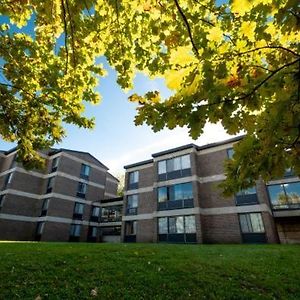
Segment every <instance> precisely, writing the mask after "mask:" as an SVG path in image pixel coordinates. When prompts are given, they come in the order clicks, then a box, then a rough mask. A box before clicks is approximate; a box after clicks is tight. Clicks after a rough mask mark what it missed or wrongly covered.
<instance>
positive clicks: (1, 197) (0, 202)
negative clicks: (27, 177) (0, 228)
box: [0, 195, 5, 208]
mask: <svg viewBox="0 0 300 300" xmlns="http://www.w3.org/2000/svg"><path fill="white" fill-rule="evenodd" d="M4 200H5V195H1V196H0V208H1V207H2V206H3V203H4Z"/></svg>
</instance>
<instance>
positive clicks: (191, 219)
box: [185, 216, 196, 233]
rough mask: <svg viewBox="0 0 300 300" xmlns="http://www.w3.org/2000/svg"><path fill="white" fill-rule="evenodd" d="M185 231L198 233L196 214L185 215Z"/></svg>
mask: <svg viewBox="0 0 300 300" xmlns="http://www.w3.org/2000/svg"><path fill="white" fill-rule="evenodd" d="M185 233H196V224H195V216H186V217H185Z"/></svg>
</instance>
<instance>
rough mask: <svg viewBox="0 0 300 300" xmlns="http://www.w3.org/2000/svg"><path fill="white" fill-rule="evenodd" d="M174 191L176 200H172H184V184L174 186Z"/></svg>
mask: <svg viewBox="0 0 300 300" xmlns="http://www.w3.org/2000/svg"><path fill="white" fill-rule="evenodd" d="M173 189H174V198H172V200H175V201H176V200H182V196H183V194H182V184H176V185H174V186H173Z"/></svg>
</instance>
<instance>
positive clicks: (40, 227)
mask: <svg viewBox="0 0 300 300" xmlns="http://www.w3.org/2000/svg"><path fill="white" fill-rule="evenodd" d="M44 227H45V222H38V223H37V226H36V235H35V239H36V240H37V241H40V240H41V237H42V234H43V232H44Z"/></svg>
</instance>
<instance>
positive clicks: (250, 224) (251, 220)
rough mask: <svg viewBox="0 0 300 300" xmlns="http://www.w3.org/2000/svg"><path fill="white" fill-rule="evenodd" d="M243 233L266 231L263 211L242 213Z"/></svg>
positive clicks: (240, 216)
mask: <svg viewBox="0 0 300 300" xmlns="http://www.w3.org/2000/svg"><path fill="white" fill-rule="evenodd" d="M239 218H240V224H241V231H242V233H263V232H265V228H264V223H263V220H262V216H261V213H251V214H240V215H239Z"/></svg>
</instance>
